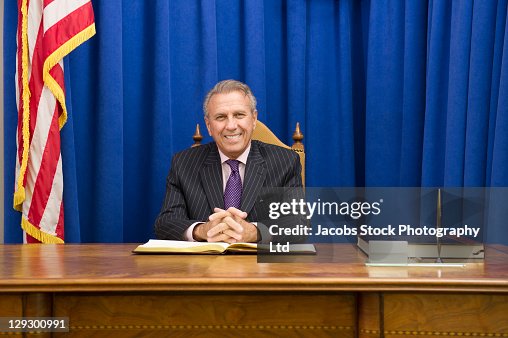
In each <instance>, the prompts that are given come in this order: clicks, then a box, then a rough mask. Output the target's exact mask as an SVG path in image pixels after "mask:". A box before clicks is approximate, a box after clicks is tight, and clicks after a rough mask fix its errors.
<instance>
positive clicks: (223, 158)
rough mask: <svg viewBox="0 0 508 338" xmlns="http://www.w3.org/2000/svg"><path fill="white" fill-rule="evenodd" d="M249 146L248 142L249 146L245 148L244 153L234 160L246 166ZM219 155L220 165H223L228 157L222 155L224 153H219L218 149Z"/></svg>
mask: <svg viewBox="0 0 508 338" xmlns="http://www.w3.org/2000/svg"><path fill="white" fill-rule="evenodd" d="M250 146H251V142H249V145H248V146H247V148H245V150H244V152H243V153H242V154H241V155H240V156H238V158H236V160H237V161H239V162H240V163H243V164H245V165H247V158H248V157H249V152H250ZM219 155H220V163H221V164H224V162H226V161H227V160H229V157H227V156H226V155H224V153H223V152H222V151H220V149H219Z"/></svg>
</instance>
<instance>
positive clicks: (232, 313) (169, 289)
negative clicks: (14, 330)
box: [0, 244, 508, 337]
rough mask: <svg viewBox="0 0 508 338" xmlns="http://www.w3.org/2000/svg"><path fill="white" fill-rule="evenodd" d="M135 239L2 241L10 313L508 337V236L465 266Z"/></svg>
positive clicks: (168, 329)
mask: <svg viewBox="0 0 508 338" xmlns="http://www.w3.org/2000/svg"><path fill="white" fill-rule="evenodd" d="M135 247H136V244H89V245H88V244H87V245H84V244H82V245H71V244H67V245H37V244H34V245H3V246H0V317H5V316H25V317H28V316H68V317H69V318H70V327H71V331H70V332H69V333H68V334H54V335H55V336H60V335H67V336H81V337H89V336H94V337H97V336H104V337H109V336H121V337H133V336H140V335H143V336H153V337H163V336H171V337H179V336H180V337H184V336H185V337H189V336H202V337H205V336H206V337H209V336H223V337H239V336H249V337H252V336H253V335H254V334H255V336H256V337H258V336H263V335H265V336H301V337H308V336H312V337H313V336H316V337H319V336H330V337H356V336H358V337H408V336H412V337H416V336H418V337H443V336H452V335H463V336H480V335H483V336H494V337H508V249H507V248H505V247H500V246H498V247H489V248H488V249H487V252H486V256H487V259H486V262H485V263H484V264H470V265H468V266H467V267H465V268H412V267H411V268H410V267H400V268H379V267H378V268H372V267H370V268H369V267H365V266H364V264H363V262H364V260H365V257H364V256H363V254H362V253H360V252H359V251H358V250H357V249H356V247H355V246H353V245H349V244H340V245H336V246H331V245H323V246H319V247H318V252H319V255H318V256H308V257H306V258H305V259H306V260H309V262H300V263H257V261H256V256H243V255H230V256H182V255H133V254H131V250H132V249H134V248H135ZM323 257H326V260H330V257H333V261H334V262H333V263H318V262H319V261H322V260H323ZM0 334H1V333H0Z"/></svg>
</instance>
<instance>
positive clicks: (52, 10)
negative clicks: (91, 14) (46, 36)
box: [44, 0, 90, 33]
mask: <svg viewBox="0 0 508 338" xmlns="http://www.w3.org/2000/svg"><path fill="white" fill-rule="evenodd" d="M84 5H90V0H74V1H68V0H54V1H52V2H51V3H48V4H47V5H46V6H45V7H44V33H46V31H47V30H48V29H50V28H51V27H53V25H55V24H58V23H61V22H63V20H64V19H65V20H70V14H71V13H72V12H74V11H75V10H77V9H78V8H80V7H82V6H84ZM73 23H74V21H73Z"/></svg>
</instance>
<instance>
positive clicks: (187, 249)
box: [132, 239, 316, 254]
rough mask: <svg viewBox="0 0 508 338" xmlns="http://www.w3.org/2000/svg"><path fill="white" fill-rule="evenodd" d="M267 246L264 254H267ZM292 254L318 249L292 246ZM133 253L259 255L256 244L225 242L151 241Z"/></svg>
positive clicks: (302, 245)
mask: <svg viewBox="0 0 508 338" xmlns="http://www.w3.org/2000/svg"><path fill="white" fill-rule="evenodd" d="M265 247H266V245H263V250H262V252H263V253H265V251H266V249H265ZM289 250H290V253H291V254H295V253H296V254H315V253H316V248H315V247H314V245H312V244H291V245H290V246H289ZM132 252H134V253H139V254H145V253H148V254H150V253H152V254H164V253H168V254H171V253H173V254H225V253H257V252H258V244H256V243H233V244H229V243H223V242H187V241H171V240H160V239H151V240H149V241H148V242H147V243H145V244H141V245H139V246H138V247H137V248H136V249H134V250H133V251H132Z"/></svg>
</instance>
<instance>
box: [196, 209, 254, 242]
mask: <svg viewBox="0 0 508 338" xmlns="http://www.w3.org/2000/svg"><path fill="white" fill-rule="evenodd" d="M213 211H214V213H213V214H211V215H210V217H208V222H206V223H202V224H198V225H197V226H196V227H195V228H194V231H193V234H192V235H193V237H194V239H195V240H197V241H208V242H226V243H236V242H257V240H258V230H257V227H256V226H255V225H254V224H252V223H250V222H249V221H247V213H246V212H245V211H241V210H239V209H236V208H233V207H231V208H229V209H228V210H223V209H220V208H215V209H213Z"/></svg>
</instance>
